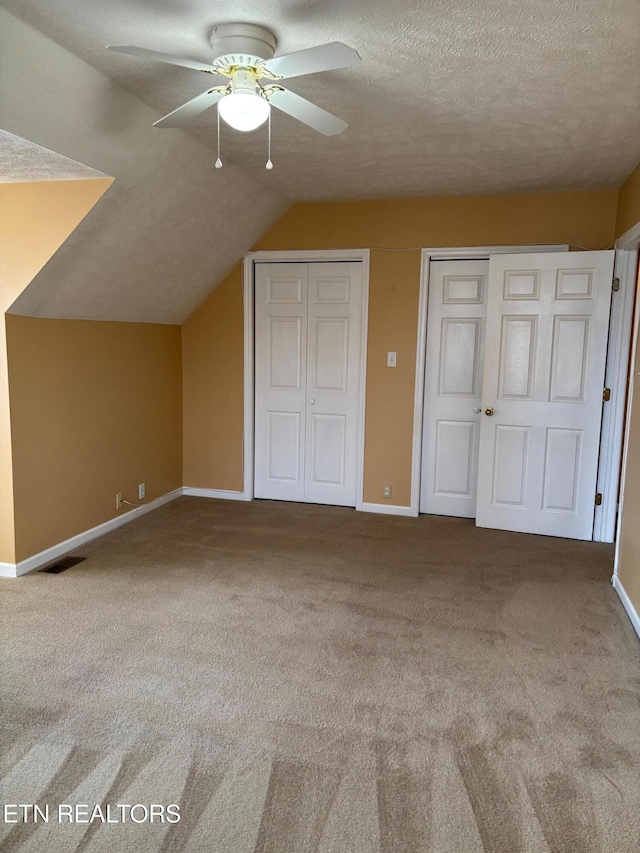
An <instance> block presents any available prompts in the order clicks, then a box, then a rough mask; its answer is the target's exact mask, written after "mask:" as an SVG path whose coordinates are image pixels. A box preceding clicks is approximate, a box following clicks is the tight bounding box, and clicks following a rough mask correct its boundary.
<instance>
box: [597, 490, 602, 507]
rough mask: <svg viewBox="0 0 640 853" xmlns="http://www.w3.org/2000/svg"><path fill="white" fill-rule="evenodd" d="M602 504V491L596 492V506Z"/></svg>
mask: <svg viewBox="0 0 640 853" xmlns="http://www.w3.org/2000/svg"><path fill="white" fill-rule="evenodd" d="M601 504H602V492H596V506H601Z"/></svg>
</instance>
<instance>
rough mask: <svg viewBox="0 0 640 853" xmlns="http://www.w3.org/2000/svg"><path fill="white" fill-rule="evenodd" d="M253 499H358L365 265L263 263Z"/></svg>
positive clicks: (342, 502) (258, 282) (258, 283)
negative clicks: (363, 273) (363, 280)
mask: <svg viewBox="0 0 640 853" xmlns="http://www.w3.org/2000/svg"><path fill="white" fill-rule="evenodd" d="M255 287H256V292H255V473H254V479H255V482H254V494H255V496H256V497H257V498H271V499H276V500H289V501H305V502H307V503H323V504H336V505H339V506H355V504H356V486H357V470H358V456H359V451H358V433H359V403H360V368H361V352H360V348H361V338H362V328H361V325H362V318H361V315H362V264H361V263H359V262H332V263H310V264H307V263H300V264H297V263H295V264H290V263H278V264H272V263H259V264H256V272H255Z"/></svg>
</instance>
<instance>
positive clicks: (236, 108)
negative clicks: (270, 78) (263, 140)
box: [218, 92, 270, 131]
mask: <svg viewBox="0 0 640 853" xmlns="http://www.w3.org/2000/svg"><path fill="white" fill-rule="evenodd" d="M218 110H219V111H220V118H221V119H223V121H226V123H227V124H228V125H231V127H233V128H234V129H235V130H242V131H248V130H255V129H256V128H258V127H260V125H261V124H264V123H265V121H266V120H267V119H268V118H269V110H270V107H269V102H268V101H267V99H266V98H263V97H261V96H260V95H258V94H255V93H253V92H231V93H230V94H228V95H224V97H222V98H221V99H220V101H219V102H218Z"/></svg>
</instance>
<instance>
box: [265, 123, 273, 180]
mask: <svg viewBox="0 0 640 853" xmlns="http://www.w3.org/2000/svg"><path fill="white" fill-rule="evenodd" d="M267 132H268V140H269V142H268V148H269V150H268V155H267V156H268V159H267V162H266V165H265V169H273V163H272V162H271V109H269V124H268V129H267Z"/></svg>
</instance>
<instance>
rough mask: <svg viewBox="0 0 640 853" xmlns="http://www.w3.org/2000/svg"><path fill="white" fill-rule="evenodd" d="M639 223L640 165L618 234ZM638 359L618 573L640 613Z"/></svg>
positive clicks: (627, 188)
mask: <svg viewBox="0 0 640 853" xmlns="http://www.w3.org/2000/svg"><path fill="white" fill-rule="evenodd" d="M634 217H635V219H634ZM637 222H640V166H639V167H638V168H637V169H636V170H635V172H633V173H632V175H631V176H630V177H629V179H628V180H627V181H626V183H625V184H624V185H623V186H622V188H621V190H620V201H619V205H618V219H617V224H616V232H617V234H623V233H624V232H625V231H628V230H629V228H632V227H633V226H634V225H635V224H636V223H637ZM639 298H640V278H639V279H638V288H637V290H636V299H639ZM634 362H635V365H634V371H633V373H632V374H631V381H632V382H633V402H632V407H631V410H630V413H629V417H630V426H629V435H628V442H629V443H628V449H627V469H626V473H625V489H624V503H623V508H622V519H621V527H620V552H619V564H618V575H619V577H620V581H621V583H622V585H623V586H624V588H625V590H626V593H627V595H628V596H629V598H630V599H631V603H632V604H633V606H634V607H635V609H636V612H637V613H640V350H636V353H635V356H634Z"/></svg>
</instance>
